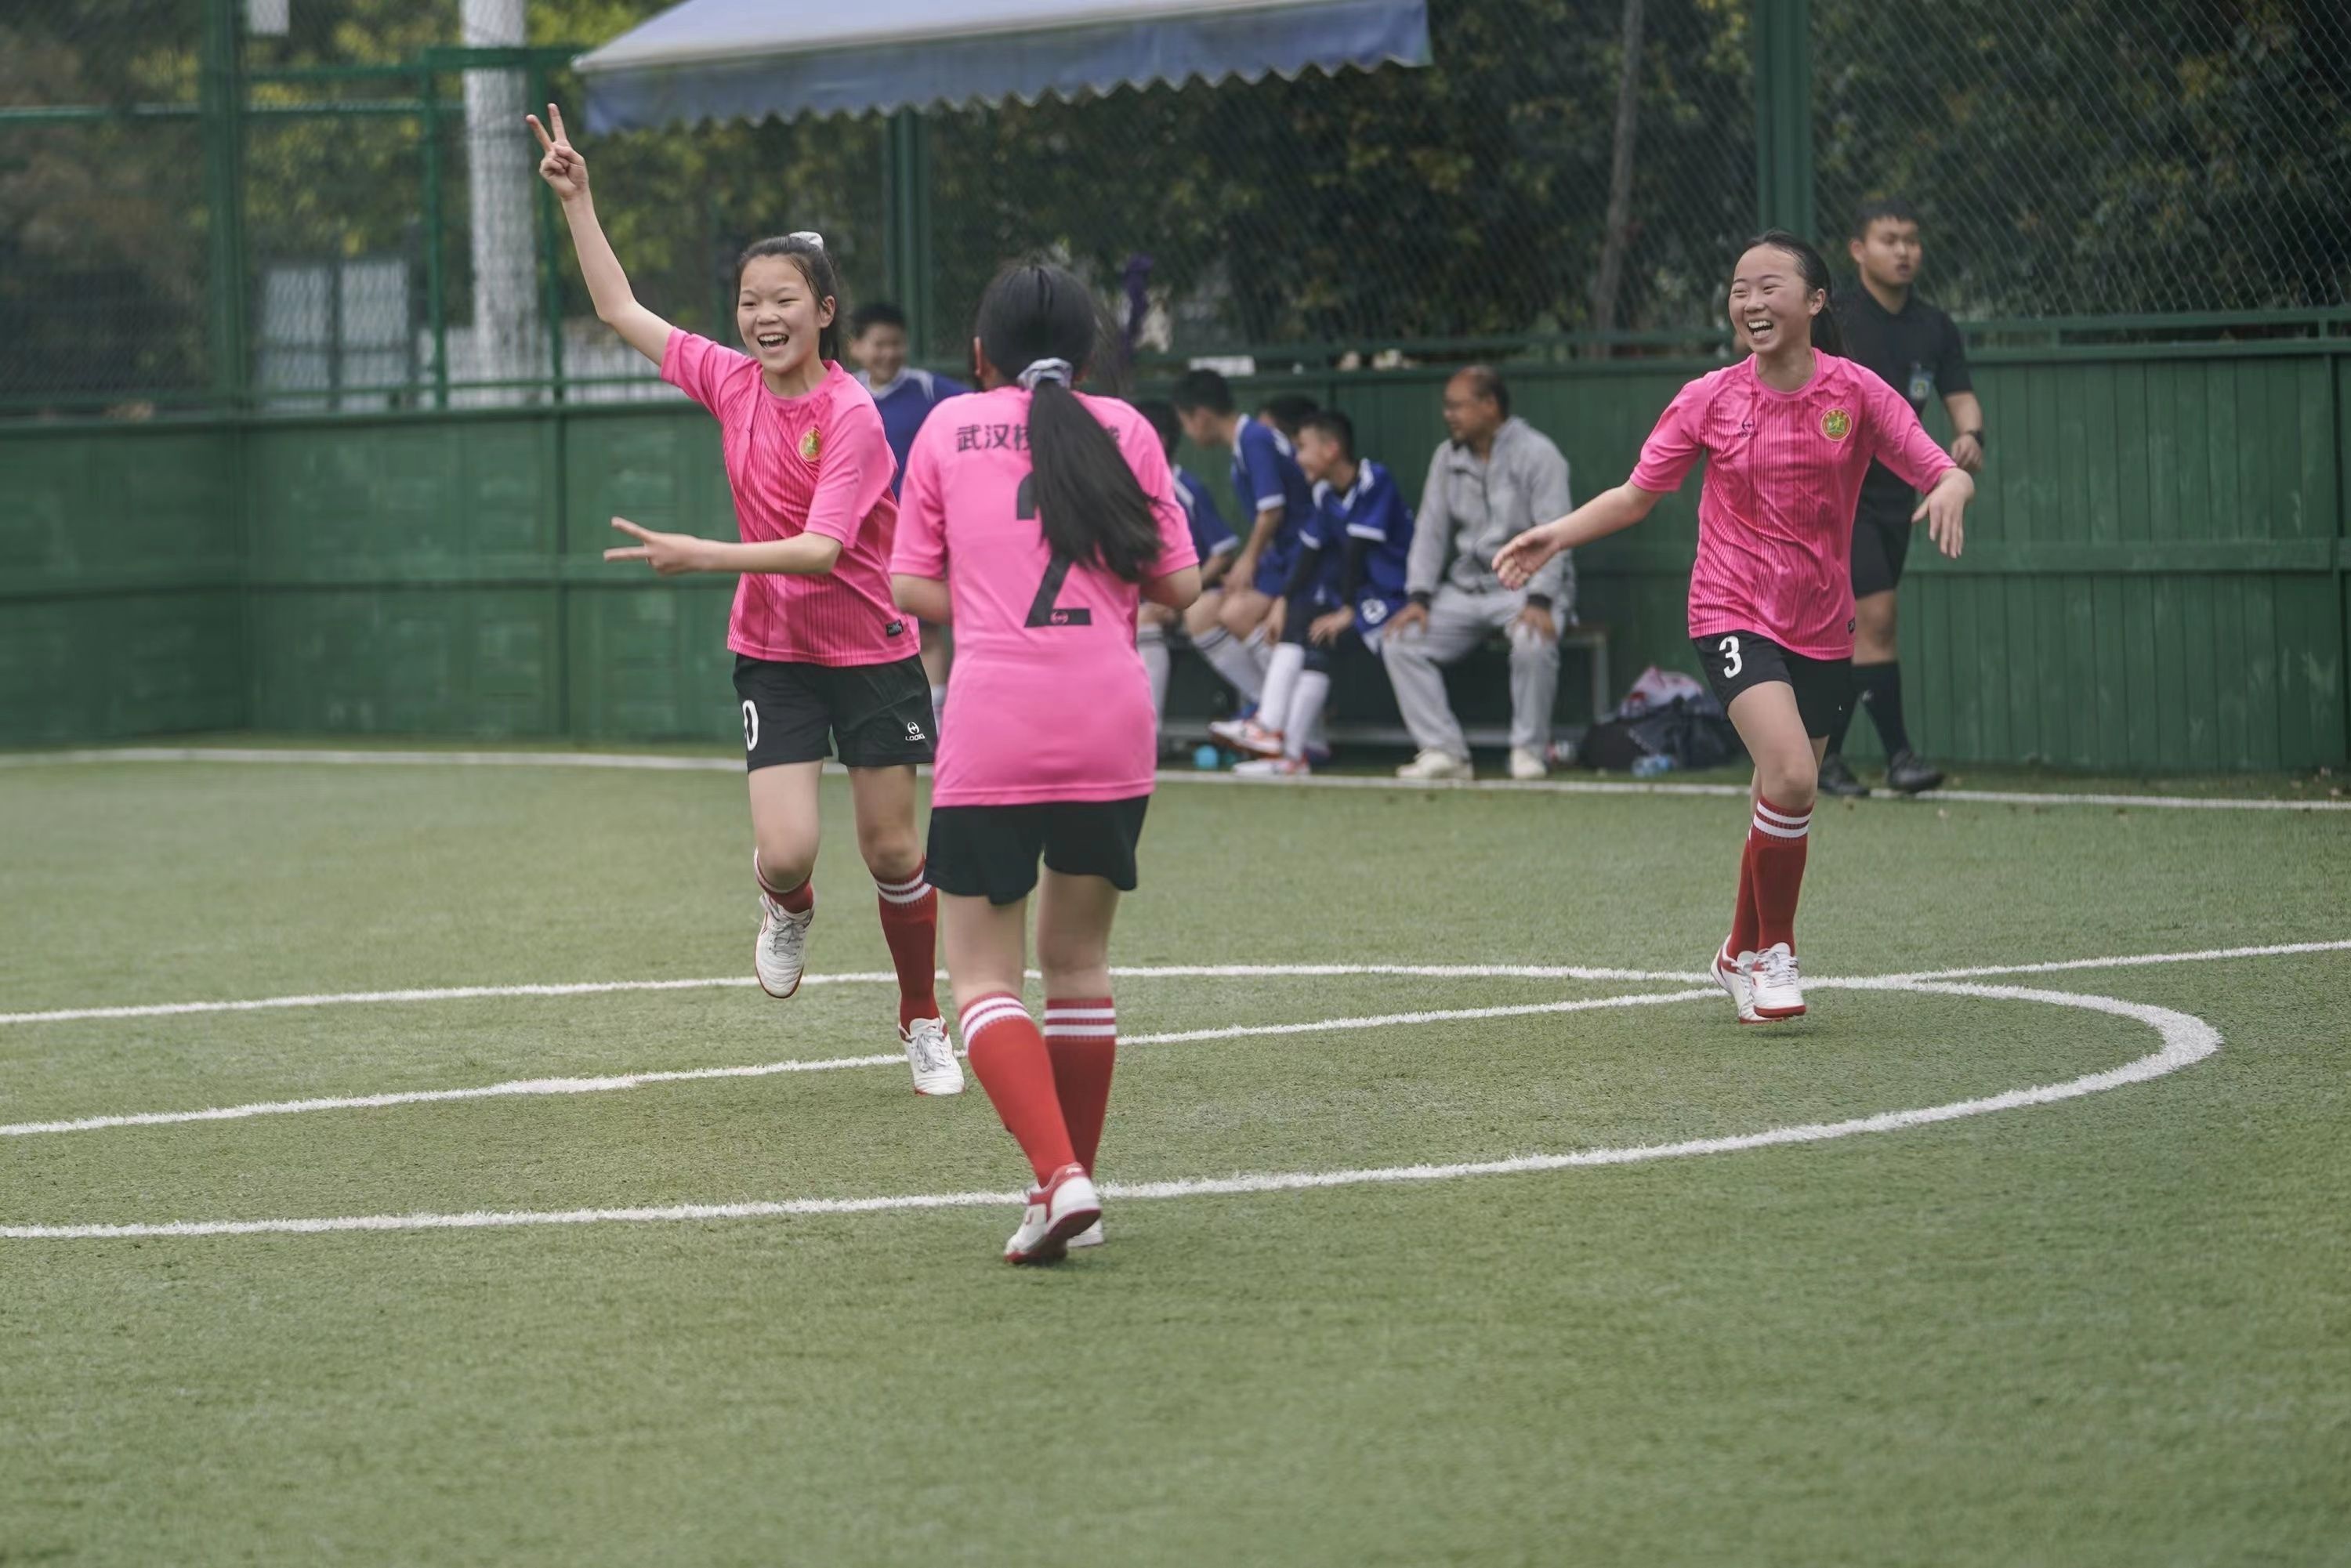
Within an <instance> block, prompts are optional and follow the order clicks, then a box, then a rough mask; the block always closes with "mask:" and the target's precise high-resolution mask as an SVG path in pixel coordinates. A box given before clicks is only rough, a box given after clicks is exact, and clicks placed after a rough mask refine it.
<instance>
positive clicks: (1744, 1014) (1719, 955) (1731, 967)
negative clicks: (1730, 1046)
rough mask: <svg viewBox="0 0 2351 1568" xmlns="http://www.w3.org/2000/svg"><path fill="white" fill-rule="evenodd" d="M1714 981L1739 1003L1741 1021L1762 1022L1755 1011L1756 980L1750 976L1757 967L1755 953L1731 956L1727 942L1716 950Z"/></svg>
mask: <svg viewBox="0 0 2351 1568" xmlns="http://www.w3.org/2000/svg"><path fill="white" fill-rule="evenodd" d="M1712 967H1713V969H1714V983H1715V984H1716V985H1718V986H1720V987H1721V988H1723V989H1724V990H1726V991H1729V993H1730V999H1731V1000H1732V1001H1733V1002H1734V1003H1736V1004H1737V1005H1738V1008H1739V1021H1740V1023H1761V1022H1762V1021H1763V1020H1762V1019H1761V1018H1759V1017H1758V1016H1756V1012H1755V982H1754V980H1753V979H1752V978H1750V976H1751V974H1752V973H1753V970H1754V967H1755V955H1754V954H1752V953H1741V954H1740V955H1739V956H1737V957H1736V958H1734V957H1732V956H1730V945H1729V943H1728V942H1725V943H1724V944H1723V945H1722V946H1719V947H1718V948H1716V949H1715V951H1714V964H1713V966H1712Z"/></svg>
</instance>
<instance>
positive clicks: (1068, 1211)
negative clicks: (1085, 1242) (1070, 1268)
mask: <svg viewBox="0 0 2351 1568" xmlns="http://www.w3.org/2000/svg"><path fill="white" fill-rule="evenodd" d="M1101 1218H1102V1197H1101V1196H1100V1195H1099V1194H1097V1193H1096V1192H1095V1191H1094V1184H1093V1181H1092V1178H1090V1177H1089V1176H1087V1175H1086V1167H1085V1166H1078V1165H1069V1166H1062V1167H1061V1169H1060V1170H1057V1171H1055V1172H1054V1173H1053V1179H1052V1180H1051V1181H1049V1182H1047V1183H1046V1184H1045V1185H1044V1186H1041V1187H1034V1186H1032V1187H1030V1188H1029V1203H1028V1207H1025V1208H1023V1209H1022V1210H1021V1212H1020V1228H1019V1229H1018V1230H1016V1231H1014V1232H1013V1233H1012V1239H1010V1240H1008V1241H1007V1242H1006V1243H1005V1244H1004V1260H1005V1261H1006V1262H1007V1263H1057V1262H1059V1261H1061V1256H1062V1254H1063V1253H1065V1252H1067V1251H1068V1250H1069V1249H1070V1238H1071V1237H1072V1236H1076V1235H1078V1234H1080V1233H1081V1232H1082V1231H1084V1230H1085V1229H1086V1228H1089V1227H1091V1226H1092V1225H1094V1224H1095V1223H1097V1222H1098V1221H1099V1220H1100V1219H1101Z"/></svg>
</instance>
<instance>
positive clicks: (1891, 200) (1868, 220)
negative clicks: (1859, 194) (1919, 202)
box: [1852, 196, 1918, 239]
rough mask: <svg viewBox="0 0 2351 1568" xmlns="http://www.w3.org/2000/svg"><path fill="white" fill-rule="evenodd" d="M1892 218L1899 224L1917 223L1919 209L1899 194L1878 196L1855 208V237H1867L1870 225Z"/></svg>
mask: <svg viewBox="0 0 2351 1568" xmlns="http://www.w3.org/2000/svg"><path fill="white" fill-rule="evenodd" d="M1889 219H1890V220H1892V221H1893V222H1895V223H1897V224H1915V223H1917V221H1918V212H1917V208H1915V207H1913V206H1912V205H1911V204H1909V203H1907V202H1906V201H1904V200H1903V199H1902V198H1901V197H1899V196H1877V197H1874V198H1872V199H1871V200H1869V201H1866V202H1864V203H1862V204H1861V205H1859V206H1858V207H1855V209H1854V210H1853V236H1852V237H1853V238H1855V239H1867V238H1868V237H1869V225H1872V224H1876V223H1884V222H1886V221H1887V220H1889Z"/></svg>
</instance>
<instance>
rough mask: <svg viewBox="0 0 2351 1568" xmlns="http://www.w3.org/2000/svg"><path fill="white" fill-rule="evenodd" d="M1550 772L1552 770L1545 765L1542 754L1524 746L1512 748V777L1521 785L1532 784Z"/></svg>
mask: <svg viewBox="0 0 2351 1568" xmlns="http://www.w3.org/2000/svg"><path fill="white" fill-rule="evenodd" d="M1550 772H1551V768H1550V767H1549V766H1548V765H1546V764H1545V763H1544V761H1543V759H1542V756H1541V753H1539V752H1534V751H1530V750H1528V749H1527V748H1526V747H1523V746H1513V747H1510V777H1511V778H1513V779H1517V780H1518V781H1519V782H1520V783H1521V784H1526V783H1531V782H1532V781H1533V780H1535V779H1541V778H1544V777H1546V776H1547V775H1549V774H1550Z"/></svg>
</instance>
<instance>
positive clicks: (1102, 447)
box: [979, 265, 1159, 582]
mask: <svg viewBox="0 0 2351 1568" xmlns="http://www.w3.org/2000/svg"><path fill="white" fill-rule="evenodd" d="M1101 345H1102V315H1101V310H1100V308H1099V307H1098V306H1096V305H1095V303H1094V298H1093V296H1092V295H1091V294H1089V293H1088V292H1087V291H1086V287H1085V285H1084V284H1082V283H1081V282H1079V281H1078V280H1077V278H1076V277H1073V276H1071V274H1070V273H1069V272H1068V271H1066V270H1065V269H1063V268H1061V267H1050V266H1039V265H1031V266H1015V267H1006V268H1005V269H1004V270H1003V271H1002V272H1000V273H998V274H997V277H996V281H995V282H993V283H991V284H989V285H988V286H987V293H986V294H985V295H983V296H982V297H981V298H980V301H979V351H980V352H981V354H983V355H984V356H986V358H987V362H988V363H989V364H990V365H992V366H994V367H995V369H996V370H997V371H998V373H1000V374H1002V375H1003V376H1004V377H1005V378H1006V379H1008V380H1009V381H1014V382H1019V383H1020V384H1021V385H1023V386H1026V387H1028V388H1029V393H1030V395H1029V469H1030V472H1031V474H1032V475H1033V476H1034V485H1035V491H1034V493H1035V496H1036V498H1037V521H1038V525H1039V527H1040V528H1042V529H1043V530H1044V534H1045V542H1046V543H1047V544H1049V545H1050V546H1052V548H1053V553H1054V554H1056V555H1059V556H1062V557H1065V558H1067V559H1070V560H1072V561H1075V562H1077V563H1079V564H1080V565H1081V566H1099V567H1101V568H1102V569H1103V570H1107V571H1109V572H1111V573H1112V574H1113V575H1114V576H1116V577H1118V578H1120V579H1122V580H1124V581H1127V582H1140V581H1142V580H1143V579H1144V577H1145V576H1147V575H1149V571H1150V568H1151V566H1152V564H1153V563H1154V562H1155V561H1156V560H1157V559H1159V519H1158V518H1157V517H1155V516H1154V515H1153V514H1152V510H1151V500H1150V497H1147V496H1145V495H1144V493H1143V486H1142V485H1141V484H1140V483H1139V482H1138V481H1137V480H1136V479H1135V477H1134V470H1133V469H1132V468H1129V467H1128V466H1127V465H1126V458H1125V457H1124V456H1123V455H1122V454H1121V453H1120V452H1119V449H1118V443H1117V441H1116V440H1114V439H1113V437H1112V435H1111V433H1110V432H1109V431H1108V430H1105V429H1104V428H1102V422H1101V421H1099V420H1097V419H1095V418H1094V416H1093V415H1092V413H1088V412H1087V411H1086V405H1085V404H1083V403H1081V402H1079V401H1078V398H1077V394H1076V392H1073V391H1071V387H1072V386H1073V384H1074V383H1075V382H1076V381H1077V380H1078V378H1079V377H1081V376H1082V375H1083V374H1085V371H1086V368H1087V366H1088V365H1090V364H1092V362H1093V359H1094V355H1095V353H1096V351H1097V350H1098V349H1099V348H1100V347H1101Z"/></svg>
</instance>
